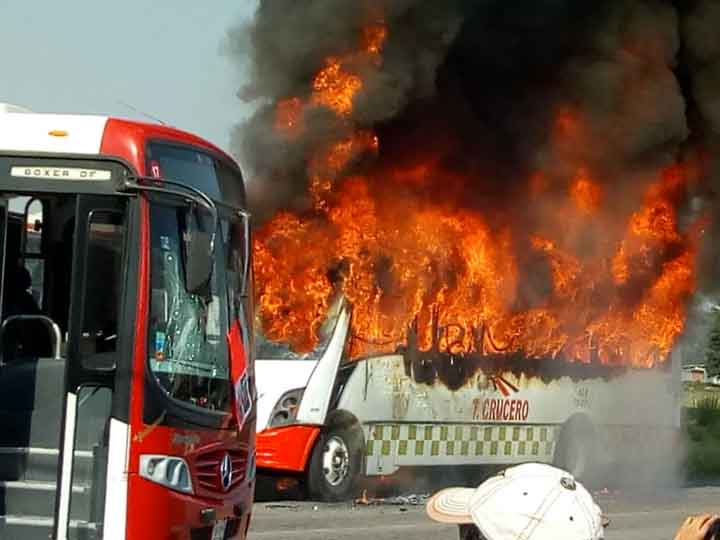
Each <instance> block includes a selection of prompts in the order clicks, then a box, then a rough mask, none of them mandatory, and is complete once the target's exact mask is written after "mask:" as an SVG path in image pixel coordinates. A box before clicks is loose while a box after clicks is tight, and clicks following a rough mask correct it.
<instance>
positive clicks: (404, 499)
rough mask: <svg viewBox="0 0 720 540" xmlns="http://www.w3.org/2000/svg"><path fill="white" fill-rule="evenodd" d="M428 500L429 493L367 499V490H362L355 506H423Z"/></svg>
mask: <svg viewBox="0 0 720 540" xmlns="http://www.w3.org/2000/svg"><path fill="white" fill-rule="evenodd" d="M429 498H430V494H429V493H423V494H420V495H418V494H414V493H413V494H411V495H398V496H396V497H379V498H376V497H368V495H367V490H363V492H362V495H361V496H360V498H358V499H355V504H361V505H364V506H379V505H388V506H417V505H421V504H425V503H426V502H427V500H428V499H429Z"/></svg>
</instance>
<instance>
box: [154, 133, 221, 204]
mask: <svg viewBox="0 0 720 540" xmlns="http://www.w3.org/2000/svg"><path fill="white" fill-rule="evenodd" d="M147 154H148V170H149V172H150V174H152V175H153V176H159V177H161V178H165V179H167V180H174V181H175V182H181V183H183V184H186V185H188V186H192V187H194V188H195V189H199V190H200V191H202V192H203V193H205V194H206V195H208V196H209V197H211V198H213V199H216V200H220V198H221V194H220V187H219V185H218V178H217V174H216V172H215V160H214V159H213V158H212V157H210V156H209V155H207V154H205V153H203V152H198V151H197V150H193V149H191V148H185V147H182V146H173V145H170V144H163V143H151V144H149V145H148V147H147Z"/></svg>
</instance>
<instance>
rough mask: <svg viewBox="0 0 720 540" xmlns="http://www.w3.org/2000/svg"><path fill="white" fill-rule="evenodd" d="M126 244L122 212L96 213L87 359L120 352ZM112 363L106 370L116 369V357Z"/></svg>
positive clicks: (85, 328) (86, 314) (90, 250)
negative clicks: (123, 265) (124, 251)
mask: <svg viewBox="0 0 720 540" xmlns="http://www.w3.org/2000/svg"><path fill="white" fill-rule="evenodd" d="M124 242H125V223H124V214H123V213H122V212H118V211H111V210H96V211H94V212H92V213H91V215H90V219H89V223H88V238H87V257H86V262H85V264H86V268H87V271H86V273H85V276H86V277H85V302H84V309H83V325H82V340H81V344H82V345H81V346H82V351H81V353H82V354H83V355H84V356H87V355H91V354H101V353H109V352H114V351H115V350H116V347H117V333H118V320H119V317H120V298H121V296H120V288H121V286H122V261H123V246H124ZM98 268H102V272H98V271H94V269H98ZM108 361H109V362H110V365H107V366H103V367H104V368H106V369H110V368H112V367H114V357H113V356H109V357H108ZM97 362H98V359H97V358H95V359H93V367H98V366H97Z"/></svg>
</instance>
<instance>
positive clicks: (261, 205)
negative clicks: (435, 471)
mask: <svg viewBox="0 0 720 540" xmlns="http://www.w3.org/2000/svg"><path fill="white" fill-rule="evenodd" d="M341 4H342V6H344V7H343V8H338V7H327V8H326V9H314V10H311V9H310V7H309V6H310V4H309V2H298V3H296V4H295V5H294V7H293V8H292V9H277V8H275V7H274V6H272V4H271V3H270V2H261V4H260V8H259V10H258V13H257V15H256V20H255V23H254V24H253V25H252V26H251V27H249V29H248V36H249V40H250V42H251V43H252V45H253V48H252V52H251V65H252V69H251V70H250V72H251V74H252V81H251V83H250V84H249V85H248V87H247V88H246V90H247V92H246V93H247V94H248V95H254V96H256V97H260V98H263V99H262V100H260V101H259V103H260V106H259V107H258V109H257V112H256V113H255V114H254V116H253V117H252V118H251V119H249V120H248V121H247V122H246V123H245V124H244V125H243V129H242V130H239V132H241V136H240V137H239V138H240V142H242V150H243V151H244V154H245V155H244V158H245V160H246V162H247V163H248V166H249V167H250V168H251V169H253V171H254V173H255V177H254V178H255V180H256V181H255V182H254V184H253V186H251V187H250V191H249V193H250V195H251V196H253V197H254V199H255V207H256V208H257V211H256V215H258V216H260V218H261V219H262V220H263V222H262V224H261V225H260V226H259V227H258V229H257V230H256V231H255V234H254V268H255V283H256V293H257V294H256V307H257V316H258V318H257V330H258V335H259V337H258V345H259V349H258V356H259V359H258V386H259V388H260V397H259V402H258V428H259V432H258V466H260V467H263V468H265V469H270V470H279V471H285V472H293V473H295V474H298V475H301V476H305V477H307V482H308V486H309V488H310V490H311V491H312V492H314V493H315V494H316V495H319V496H321V497H324V498H342V497H345V496H347V495H348V494H349V493H350V492H351V487H352V484H353V481H354V480H355V479H356V478H357V477H358V476H359V475H366V476H374V475H389V474H392V473H393V472H395V471H397V470H398V469H399V468H403V467H406V466H408V467H409V466H425V465H432V466H438V467H440V466H456V465H465V464H467V465H493V464H507V463H517V462H520V461H528V460H534V461H546V462H555V463H558V464H561V465H563V466H565V467H567V468H569V469H571V470H572V471H573V472H576V473H577V474H578V475H579V476H584V475H586V474H589V473H591V472H592V471H593V470H594V471H600V470H601V469H602V464H603V462H607V463H612V462H615V461H617V459H616V458H618V457H621V458H626V457H636V458H639V459H640V460H641V461H644V462H646V463H650V462H651V461H653V462H654V461H656V460H655V458H653V459H650V455H651V454H652V453H653V452H655V451H658V452H659V451H664V450H668V451H671V450H672V448H673V447H672V445H671V444H667V443H665V442H664V441H666V440H672V438H673V437H674V436H675V434H676V433H677V427H678V425H679V412H678V403H679V402H678V394H677V392H678V388H677V383H679V378H680V377H679V374H678V364H679V363H680V354H679V349H678V344H679V343H681V341H682V339H683V337H684V335H685V333H686V331H687V329H688V327H689V326H690V325H689V324H688V317H689V315H690V308H691V305H692V302H693V299H694V298H695V295H696V293H697V292H698V291H699V290H701V289H703V287H704V286H707V285H708V283H707V282H708V281H712V280H711V279H708V278H709V276H711V275H712V274H711V273H710V272H707V271H703V269H704V270H707V269H706V268H704V265H703V262H707V261H712V260H717V259H716V258H714V259H713V257H704V255H707V254H708V252H707V251H706V248H707V247H708V246H709V245H711V244H712V241H711V240H710V241H708V238H711V237H712V236H713V235H714V234H716V233H717V230H718V224H717V222H718V220H717V219H716V216H714V215H713V213H712V208H711V206H712V205H711V203H710V202H709V201H710V200H711V199H710V197H708V195H712V193H713V189H711V188H712V186H711V185H709V183H708V178H709V174H708V172H709V170H710V169H711V168H712V167H713V166H715V167H716V165H715V164H714V158H712V157H711V156H709V155H708V154H709V153H710V152H709V149H711V148H717V141H714V142H713V145H715V146H712V145H708V144H703V143H704V142H706V141H702V140H701V139H702V137H703V134H704V133H709V132H715V133H716V132H717V128H716V127H712V129H710V125H709V124H708V122H710V120H711V119H708V118H704V117H703V114H702V112H703V111H696V112H697V114H686V111H687V110H689V108H692V107H695V106H698V100H699V99H700V98H699V97H698V96H695V97H694V99H695V100H696V101H695V102H686V100H685V97H686V96H685V95H684V93H683V92H684V90H686V89H687V88H685V87H684V86H683V85H682V84H680V81H679V80H678V78H677V77H676V74H675V72H674V71H673V70H674V67H675V65H676V60H677V50H678V42H679V41H678V37H679V33H681V32H684V31H685V30H686V28H685V27H682V25H681V24H679V18H680V17H681V16H683V15H682V14H681V13H680V12H679V11H681V10H679V9H676V8H675V7H673V6H670V5H669V3H668V5H665V4H664V5H663V9H660V7H659V6H658V5H656V4H658V3H656V2H653V3H649V2H643V1H638V2H620V1H617V2H614V1H610V2H602V3H589V4H588V3H577V2H569V1H568V2H563V1H560V2H545V3H543V6H542V8H541V9H535V5H534V4H533V6H532V7H530V6H529V5H528V6H526V5H525V4H523V5H520V4H518V5H513V6H512V7H509V6H508V3H507V2H501V1H499V0H498V1H494V0H491V1H489V2H483V3H478V2H473V1H469V0H467V1H466V0H449V1H447V2H430V1H426V0H409V1H408V2H386V1H382V0H378V1H367V2H343V3H338V5H341ZM656 8H657V9H656ZM303 10H307V11H312V13H313V17H310V18H307V20H306V18H303V20H304V21H305V22H304V24H303V25H297V20H298V18H299V17H300V16H301V15H302V14H303V13H304V11H303ZM681 27H682V29H680V28H681ZM239 34H240V33H238V35H239ZM243 35H245V34H243ZM278 36H282V38H278ZM285 38H287V40H286V39H285ZM299 44H302V46H300V45H299ZM689 44H690V45H697V44H696V43H695V42H694V41H692V40H689ZM707 95H714V93H713V92H708V93H707ZM701 97H702V96H701ZM700 108H701V109H702V107H700ZM706 108H707V107H706ZM710 108H711V107H710ZM710 108H707V109H708V110H710ZM692 122H695V123H696V125H694V126H691V123H692ZM690 127H693V128H697V129H694V130H693V133H694V136H693V137H689V133H690V129H689V128H690ZM713 130H714V131H713ZM260 180H262V181H260ZM263 186H264V189H263ZM715 192H716V190H715ZM715 281H717V280H715Z"/></svg>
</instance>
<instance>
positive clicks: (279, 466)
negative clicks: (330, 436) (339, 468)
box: [256, 425, 320, 473]
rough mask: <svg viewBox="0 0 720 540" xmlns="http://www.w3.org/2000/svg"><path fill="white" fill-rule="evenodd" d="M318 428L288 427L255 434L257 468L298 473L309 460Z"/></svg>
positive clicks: (318, 433) (318, 431)
mask: <svg viewBox="0 0 720 540" xmlns="http://www.w3.org/2000/svg"><path fill="white" fill-rule="evenodd" d="M319 435H320V426H303V425H290V426H282V427H277V428H271V429H265V430H263V431H261V432H259V433H258V434H257V439H256V445H257V467H258V469H272V470H277V471H289V472H296V473H300V472H303V471H304V470H305V468H306V467H307V463H308V461H309V460H310V455H311V454H312V450H313V447H314V446H315V441H317V438H318V436H319Z"/></svg>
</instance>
